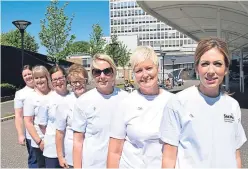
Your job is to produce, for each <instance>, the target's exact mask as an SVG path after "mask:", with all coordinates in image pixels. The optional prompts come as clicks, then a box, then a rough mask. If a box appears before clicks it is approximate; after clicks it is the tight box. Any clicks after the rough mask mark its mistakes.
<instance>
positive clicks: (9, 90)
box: [0, 83, 16, 97]
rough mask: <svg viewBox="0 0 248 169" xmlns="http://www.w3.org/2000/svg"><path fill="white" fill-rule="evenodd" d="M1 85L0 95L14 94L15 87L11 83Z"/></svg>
mask: <svg viewBox="0 0 248 169" xmlns="http://www.w3.org/2000/svg"><path fill="white" fill-rule="evenodd" d="M0 86H1V97H4V96H11V95H14V94H15V92H16V87H15V86H14V85H12V84H8V83H2V84H0Z"/></svg>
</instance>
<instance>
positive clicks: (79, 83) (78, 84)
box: [70, 73, 87, 97]
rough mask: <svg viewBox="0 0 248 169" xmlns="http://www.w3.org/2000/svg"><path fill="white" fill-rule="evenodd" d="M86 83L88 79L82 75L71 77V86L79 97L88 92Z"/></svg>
mask: <svg viewBox="0 0 248 169" xmlns="http://www.w3.org/2000/svg"><path fill="white" fill-rule="evenodd" d="M86 83H87V79H86V78H85V77H84V76H83V74H82V73H77V74H74V75H71V76H70V84H71V86H72V90H73V92H74V93H75V95H76V96H77V97H79V96H81V95H82V94H83V93H85V92H86Z"/></svg>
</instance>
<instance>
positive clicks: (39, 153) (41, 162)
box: [33, 148, 45, 168]
mask: <svg viewBox="0 0 248 169" xmlns="http://www.w3.org/2000/svg"><path fill="white" fill-rule="evenodd" d="M33 150H34V152H35V156H36V160H37V165H38V168H45V157H44V156H43V151H41V149H40V148H33Z"/></svg>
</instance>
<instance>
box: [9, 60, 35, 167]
mask: <svg viewBox="0 0 248 169" xmlns="http://www.w3.org/2000/svg"><path fill="white" fill-rule="evenodd" d="M22 78H23V80H24V82H25V84H26V86H25V87H24V88H22V89H21V90H18V91H17V92H16V93H15V99H14V108H15V126H16V130H17V134H18V143H19V144H20V145H25V142H26V146H27V150H28V167H29V168H37V161H36V157H35V153H34V150H33V148H32V146H31V136H30V134H29V133H28V131H27V129H26V131H25V135H24V132H23V127H24V123H23V105H24V101H25V99H26V98H27V97H28V95H29V94H30V93H32V92H33V91H34V80H33V75H32V70H31V66H30V65H25V66H23V70H22Z"/></svg>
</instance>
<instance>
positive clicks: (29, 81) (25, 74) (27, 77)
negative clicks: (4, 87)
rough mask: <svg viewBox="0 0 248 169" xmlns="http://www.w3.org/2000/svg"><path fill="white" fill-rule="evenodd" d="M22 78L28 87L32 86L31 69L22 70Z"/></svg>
mask: <svg viewBox="0 0 248 169" xmlns="http://www.w3.org/2000/svg"><path fill="white" fill-rule="evenodd" d="M22 78H23V80H24V82H25V83H26V85H27V86H29V87H32V88H33V87H34V80H33V75H32V71H31V70H29V69H25V70H23V71H22Z"/></svg>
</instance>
